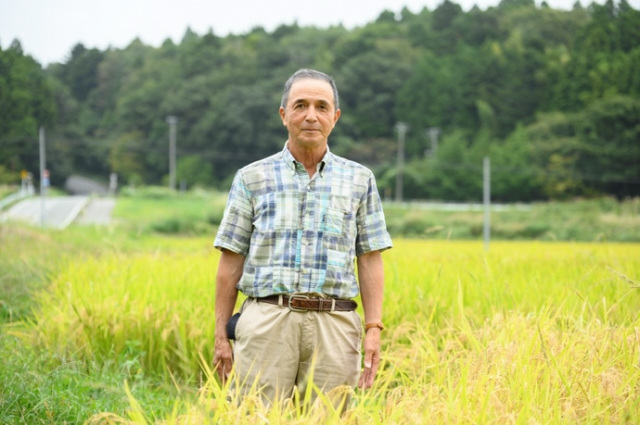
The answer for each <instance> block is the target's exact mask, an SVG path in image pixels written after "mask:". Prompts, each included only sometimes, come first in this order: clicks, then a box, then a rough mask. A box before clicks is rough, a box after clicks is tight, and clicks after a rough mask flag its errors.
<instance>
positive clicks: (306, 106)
mask: <svg viewBox="0 0 640 425" xmlns="http://www.w3.org/2000/svg"><path fill="white" fill-rule="evenodd" d="M280 117H281V118H282V124H284V126H285V127H287V130H289V141H290V142H291V143H294V144H297V145H298V146H300V147H303V148H315V147H321V146H323V145H326V144H327V139H328V138H329V134H331V130H333V127H334V126H335V125H336V122H338V118H340V110H339V109H338V110H336V108H335V103H334V99H333V90H332V89H331V85H330V84H329V83H328V82H326V81H323V80H316V79H309V78H306V79H303V80H298V81H296V82H295V83H293V86H291V90H290V92H289V99H288V101H287V105H286V107H285V108H280Z"/></svg>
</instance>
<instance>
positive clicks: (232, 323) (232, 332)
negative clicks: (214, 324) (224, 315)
mask: <svg viewBox="0 0 640 425" xmlns="http://www.w3.org/2000/svg"><path fill="white" fill-rule="evenodd" d="M239 318H240V313H236V314H234V315H233V316H231V317H230V318H229V321H228V322H227V338H229V339H233V340H235V339H236V325H237V324H238V319H239Z"/></svg>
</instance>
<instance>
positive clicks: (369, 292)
mask: <svg viewBox="0 0 640 425" xmlns="http://www.w3.org/2000/svg"><path fill="white" fill-rule="evenodd" d="M358 280H359V282H360V294H361V297H362V307H363V309H364V321H365V323H376V322H382V300H383V296H384V266H383V264H382V255H381V252H380V251H373V252H369V253H367V254H363V255H361V256H359V257H358ZM379 365H380V329H379V328H371V329H369V330H368V331H366V333H365V336H364V370H363V371H362V375H360V381H359V382H358V386H359V387H360V388H370V387H371V386H372V385H373V380H374V379H375V377H376V373H377V372H378V366H379Z"/></svg>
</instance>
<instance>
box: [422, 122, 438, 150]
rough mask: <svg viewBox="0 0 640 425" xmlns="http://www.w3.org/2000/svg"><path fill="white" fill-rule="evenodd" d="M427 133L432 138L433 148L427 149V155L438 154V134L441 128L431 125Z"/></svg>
mask: <svg viewBox="0 0 640 425" xmlns="http://www.w3.org/2000/svg"><path fill="white" fill-rule="evenodd" d="M427 135H428V136H429V139H430V140H431V148H429V149H427V150H426V152H425V156H436V154H437V153H438V136H439V135H440V129H439V128H438V127H429V128H428V129H427Z"/></svg>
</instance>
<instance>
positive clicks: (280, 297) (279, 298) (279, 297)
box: [278, 294, 283, 307]
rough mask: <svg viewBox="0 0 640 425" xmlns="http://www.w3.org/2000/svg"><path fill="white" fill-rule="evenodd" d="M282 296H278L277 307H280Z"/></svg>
mask: <svg viewBox="0 0 640 425" xmlns="http://www.w3.org/2000/svg"><path fill="white" fill-rule="evenodd" d="M282 305H283V304H282V294H280V295H278V307H282Z"/></svg>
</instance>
